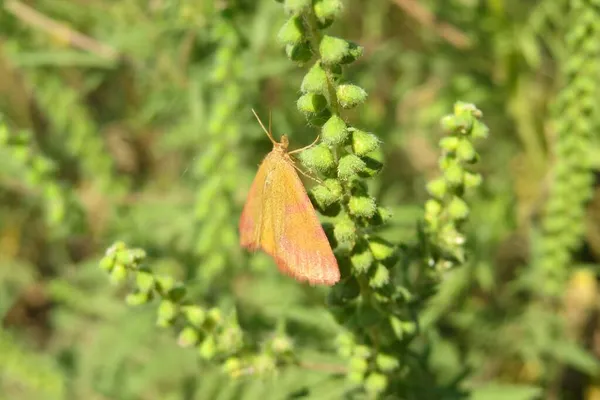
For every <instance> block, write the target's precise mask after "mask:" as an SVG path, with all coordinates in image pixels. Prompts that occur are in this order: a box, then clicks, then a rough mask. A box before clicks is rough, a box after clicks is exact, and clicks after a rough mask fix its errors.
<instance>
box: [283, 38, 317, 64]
mask: <svg viewBox="0 0 600 400" xmlns="http://www.w3.org/2000/svg"><path fill="white" fill-rule="evenodd" d="M285 54H286V55H287V56H288V58H289V59H290V60H292V61H295V62H297V63H300V64H302V63H305V62H307V61H309V60H310V59H311V58H312V56H313V52H312V48H311V47H310V43H309V42H302V43H296V44H288V45H286V46H285Z"/></svg>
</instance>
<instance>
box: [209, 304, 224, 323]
mask: <svg viewBox="0 0 600 400" xmlns="http://www.w3.org/2000/svg"><path fill="white" fill-rule="evenodd" d="M207 320H208V321H209V322H211V323H212V324H213V325H214V326H217V325H220V324H221V323H222V322H223V315H222V314H221V310H219V309H218V308H211V309H210V310H208V315H207Z"/></svg>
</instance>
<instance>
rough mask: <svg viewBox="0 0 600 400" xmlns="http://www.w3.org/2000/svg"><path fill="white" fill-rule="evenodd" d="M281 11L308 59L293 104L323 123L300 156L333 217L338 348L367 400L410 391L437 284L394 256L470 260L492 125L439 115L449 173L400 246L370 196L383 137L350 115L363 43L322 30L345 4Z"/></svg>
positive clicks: (328, 1) (322, 206)
mask: <svg viewBox="0 0 600 400" xmlns="http://www.w3.org/2000/svg"><path fill="white" fill-rule="evenodd" d="M284 10H285V11H286V13H287V14H288V15H289V19H288V20H287V21H286V22H285V24H284V25H283V27H282V28H281V30H280V31H279V35H278V37H279V40H280V41H281V42H282V43H283V44H284V45H285V49H286V54H287V56H288V57H289V58H290V59H291V60H292V61H295V62H297V63H299V64H307V63H310V67H309V71H308V73H307V74H306V75H305V76H304V78H303V80H302V84H301V92H302V96H301V97H300V98H299V99H298V101H297V107H298V109H299V110H300V111H301V112H302V113H303V114H304V115H305V116H306V118H307V121H308V123H309V124H310V125H312V126H314V127H317V128H318V129H319V130H320V135H321V143H320V144H319V145H317V146H315V147H313V148H311V149H309V150H306V151H304V152H303V153H301V157H300V159H301V161H302V163H303V164H304V166H305V167H306V168H308V169H309V170H312V171H314V172H316V173H318V174H320V175H321V177H322V180H323V183H321V184H320V185H318V186H316V187H314V188H313V189H312V190H311V197H312V200H313V201H314V204H315V206H316V208H317V209H318V210H319V211H320V212H321V213H322V214H323V215H326V216H329V217H333V218H334V220H333V223H331V224H329V225H327V226H326V227H327V228H329V232H330V240H331V242H332V247H334V249H335V252H336V256H337V258H338V260H339V264H340V268H341V273H342V280H341V282H340V283H339V284H337V285H336V286H335V287H334V288H333V289H332V291H331V292H330V294H329V297H328V304H329V307H330V310H331V312H332V313H333V314H334V316H335V317H336V319H337V320H338V322H339V323H340V324H342V325H343V326H344V327H345V328H346V329H347V332H346V333H343V334H341V335H340V336H339V337H338V339H337V345H338V351H339V353H340V355H341V356H342V357H344V358H347V359H348V363H349V369H348V373H347V376H348V379H349V382H350V383H351V385H352V386H354V387H355V388H356V389H358V390H361V391H364V392H365V393H366V394H367V395H368V396H369V397H378V396H381V395H382V394H384V393H395V394H398V393H404V394H408V393H411V391H412V390H414V389H411V385H410V384H409V383H408V381H409V380H411V379H410V378H408V376H410V374H414V375H415V377H416V376H418V375H419V374H422V373H423V372H424V371H422V368H421V367H420V366H419V363H418V362H414V361H411V360H410V356H408V355H409V354H410V352H411V351H410V350H409V343H410V341H411V339H412V338H414V337H415V335H416V334H417V333H418V317H417V315H416V311H417V306H418V304H419V302H421V301H422V300H423V298H425V297H427V296H428V295H429V294H430V291H431V287H430V285H429V284H427V283H425V284H424V285H421V286H419V285H420V283H419V282H411V277H410V274H409V273H408V268H406V269H405V268H403V267H402V266H401V267H400V268H397V263H398V259H399V257H405V260H408V259H409V257H411V256H413V257H416V258H417V259H421V260H423V261H424V262H423V263H422V264H420V267H421V268H423V269H425V270H426V271H427V273H426V274H425V275H428V276H429V275H431V272H432V271H433V272H434V273H433V275H435V273H438V274H439V273H440V272H441V271H442V270H445V269H448V268H450V267H451V266H453V265H459V264H461V263H462V262H464V260H465V254H464V247H463V245H464V241H465V239H464V236H463V234H462V233H461V232H460V224H461V223H462V222H463V221H464V220H465V219H466V217H467V216H468V212H469V208H468V205H467V203H466V202H465V201H464V199H463V197H464V194H465V192H466V191H467V190H468V189H471V188H474V187H476V186H478V185H479V184H480V182H481V177H480V176H479V175H477V174H473V173H471V172H469V171H467V170H466V168H465V165H467V164H468V163H473V162H475V161H476V159H477V153H476V152H475V148H474V146H473V143H472V142H473V140H474V139H476V138H480V137H485V136H486V135H487V128H486V127H485V125H483V124H482V123H481V122H480V118H481V112H480V111H479V110H477V109H476V108H475V107H474V106H473V105H470V104H464V103H457V104H456V107H455V113H454V115H452V116H448V117H446V118H445V119H444V120H443V125H444V129H445V131H446V132H447V133H448V134H449V136H448V137H446V138H444V140H442V142H441V144H440V145H441V147H442V149H443V150H444V155H443V157H442V158H441V160H440V168H441V169H442V171H443V177H442V178H439V179H437V180H435V181H433V182H431V183H430V184H429V185H428V189H429V192H430V193H431V194H432V195H433V196H434V199H432V200H430V201H429V202H428V203H427V205H426V214H425V230H424V233H425V235H424V237H423V240H422V242H421V243H420V246H419V247H418V248H416V249H414V250H413V251H412V252H404V253H402V252H400V251H399V247H398V246H397V245H395V244H393V243H390V242H389V241H386V240H384V239H383V238H382V237H380V236H379V235H378V234H377V231H378V229H379V228H380V227H381V226H382V225H384V224H385V223H386V222H387V220H388V219H389V217H390V213H389V212H388V211H387V210H386V209H385V208H383V207H381V206H380V205H378V204H377V201H376V200H375V199H374V198H373V197H372V196H370V195H369V193H368V186H367V180H368V179H369V178H371V177H373V176H375V175H376V174H377V173H378V172H379V171H380V170H381V168H382V166H383V165H382V162H381V153H380V151H379V147H380V140H379V139H378V137H377V136H376V135H374V134H373V133H370V132H368V131H366V130H365V129H362V128H361V127H357V126H354V125H353V124H352V123H351V122H350V121H349V120H348V118H347V117H346V115H344V113H345V111H346V110H349V109H353V108H355V107H357V106H359V105H360V104H362V103H363V102H364V101H365V100H366V98H367V93H366V91H365V90H364V89H362V88H361V87H360V86H357V85H355V84H353V83H351V82H347V81H346V80H345V79H344V69H345V68H347V67H348V65H349V64H351V63H352V62H354V61H355V60H356V59H357V58H358V57H360V56H361V55H362V47H360V46H359V45H357V44H355V43H352V42H350V41H348V40H345V39H343V38H338V37H334V36H330V35H327V34H326V33H325V30H326V29H327V28H328V27H329V26H330V25H331V24H332V23H333V21H334V20H335V19H336V18H337V17H338V16H339V14H340V13H341V11H342V4H341V2H340V1H337V0H321V1H315V2H311V1H292V0H290V1H284ZM404 267H408V265H404ZM426 282H427V280H426ZM407 356H408V357H407ZM413 388H414V387H413ZM413 393H414V392H413Z"/></svg>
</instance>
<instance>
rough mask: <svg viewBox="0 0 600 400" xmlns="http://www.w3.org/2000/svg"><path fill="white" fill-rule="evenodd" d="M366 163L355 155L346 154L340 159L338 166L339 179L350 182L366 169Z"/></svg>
mask: <svg viewBox="0 0 600 400" xmlns="http://www.w3.org/2000/svg"><path fill="white" fill-rule="evenodd" d="M366 167H367V165H366V163H365V162H364V161H363V160H361V159H360V158H359V157H358V156H356V155H354V154H346V155H344V156H342V158H340V161H339V164H338V177H339V178H340V179H342V180H350V179H351V178H354V177H356V176H357V174H358V173H359V172H362V171H364V170H365V169H366Z"/></svg>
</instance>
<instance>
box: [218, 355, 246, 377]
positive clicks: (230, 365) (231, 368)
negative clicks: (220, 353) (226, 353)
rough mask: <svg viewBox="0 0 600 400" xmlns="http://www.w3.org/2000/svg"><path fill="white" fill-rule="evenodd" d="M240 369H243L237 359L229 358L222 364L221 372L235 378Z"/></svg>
mask: <svg viewBox="0 0 600 400" xmlns="http://www.w3.org/2000/svg"><path fill="white" fill-rule="evenodd" d="M242 367H243V365H242V362H241V361H240V359H239V358H237V357H229V358H228V359H227V360H225V362H224V363H223V367H222V369H223V372H225V373H226V374H228V375H229V376H230V377H232V378H236V377H238V376H239V375H240V370H241V369H242Z"/></svg>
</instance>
